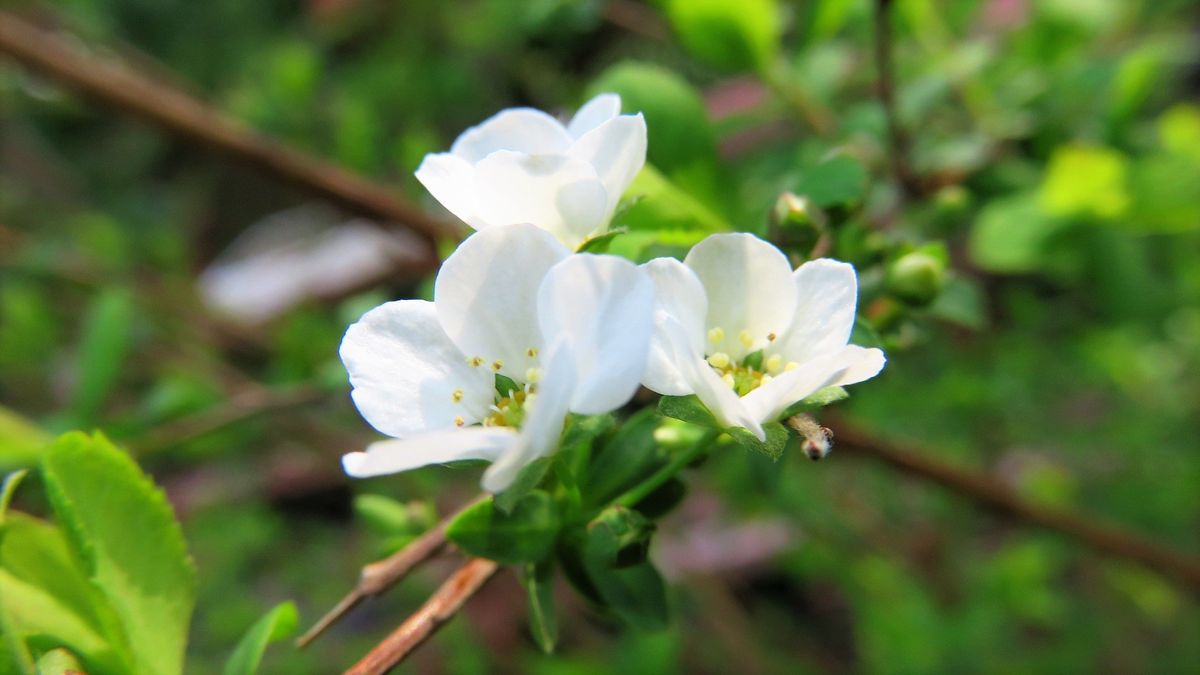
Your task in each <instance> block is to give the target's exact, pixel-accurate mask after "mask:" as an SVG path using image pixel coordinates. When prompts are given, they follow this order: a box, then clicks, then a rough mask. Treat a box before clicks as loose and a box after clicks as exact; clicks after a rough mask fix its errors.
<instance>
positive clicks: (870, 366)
mask: <svg viewBox="0 0 1200 675" xmlns="http://www.w3.org/2000/svg"><path fill="white" fill-rule="evenodd" d="M843 354H845V358H846V363H847V368H846V372H844V373H842V376H841V377H839V378H838V379H837V381H836V382H834V383H833V384H836V385H839V386H842V385H847V384H857V383H859V382H862V381H863V380H869V379H871V378H872V377H875V376H876V375H878V374H879V371H881V370H883V366H884V364H885V363H887V358H886V357H885V356H884V355H883V352H882V351H881V350H879V349H875V348H874V347H872V348H870V349H868V348H866V347H859V346H858V345H847V346H846V347H845V348H844V349H843Z"/></svg>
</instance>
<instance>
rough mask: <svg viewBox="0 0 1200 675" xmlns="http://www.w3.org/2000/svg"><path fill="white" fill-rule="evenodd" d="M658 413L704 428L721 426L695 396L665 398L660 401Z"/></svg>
mask: <svg viewBox="0 0 1200 675" xmlns="http://www.w3.org/2000/svg"><path fill="white" fill-rule="evenodd" d="M658 413H659V414H660V415H662V416H664V417H671V418H674V419H677V420H682V421H684V422H690V423H691V424H696V425H699V426H702V427H709V428H712V429H717V428H719V427H720V426H721V425H720V424H719V423H718V422H717V420H716V418H714V417H713V415H712V413H711V412H709V411H708V408H706V407H705V406H704V404H703V403H701V402H700V399H699V398H697V397H696V395H695V394H692V395H689V396H663V397H662V398H660V399H659V400H658Z"/></svg>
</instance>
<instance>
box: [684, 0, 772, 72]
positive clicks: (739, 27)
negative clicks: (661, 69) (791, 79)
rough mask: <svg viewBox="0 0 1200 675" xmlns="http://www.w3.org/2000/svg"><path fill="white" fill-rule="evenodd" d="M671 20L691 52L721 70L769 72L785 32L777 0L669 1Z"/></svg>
mask: <svg viewBox="0 0 1200 675" xmlns="http://www.w3.org/2000/svg"><path fill="white" fill-rule="evenodd" d="M666 10H667V17H668V18H669V19H670V21H671V26H672V27H673V28H674V29H675V32H676V33H678V35H679V38H680V40H681V41H682V42H683V44H684V46H685V47H687V49H688V51H690V52H692V54H693V55H695V56H696V58H698V59H701V60H702V61H705V62H707V63H709V64H711V65H713V66H715V67H717V68H722V69H726V70H734V71H737V70H758V71H762V70H765V69H766V68H769V67H770V66H771V64H772V63H773V62H774V60H775V59H776V57H777V54H778V51H779V35H780V33H782V32H783V25H782V22H781V20H780V7H779V5H778V3H776V2H775V0H742V1H741V2H737V3H731V2H724V1H723V0H668V2H667V3H666Z"/></svg>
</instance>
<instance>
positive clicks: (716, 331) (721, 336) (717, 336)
mask: <svg viewBox="0 0 1200 675" xmlns="http://www.w3.org/2000/svg"><path fill="white" fill-rule="evenodd" d="M708 341H709V342H711V343H713V344H719V343H721V342H724V341H725V330H724V329H723V328H721V327H720V326H717V327H716V328H710V329H709V330H708Z"/></svg>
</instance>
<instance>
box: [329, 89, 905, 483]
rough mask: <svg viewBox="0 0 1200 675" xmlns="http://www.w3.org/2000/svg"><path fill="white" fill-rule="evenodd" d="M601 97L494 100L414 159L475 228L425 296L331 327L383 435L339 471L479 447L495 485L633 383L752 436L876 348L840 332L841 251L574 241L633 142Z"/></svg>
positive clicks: (861, 371) (610, 203)
mask: <svg viewBox="0 0 1200 675" xmlns="http://www.w3.org/2000/svg"><path fill="white" fill-rule="evenodd" d="M620 107H621V101H620V99H619V98H618V97H617V96H616V95H613V94H603V95H600V96H598V97H596V98H594V99H592V100H591V101H590V102H589V103H587V104H586V105H585V106H584V107H583V108H582V109H581V110H580V111H579V112H578V113H577V114H576V115H575V116H574V118H573V119H572V120H571V121H570V123H569V124H567V125H566V126H563V125H562V124H560V123H559V122H558V121H557V120H555V119H554V118H553V117H551V116H549V115H547V114H545V113H543V112H540V111H537V110H530V109H524V108H520V109H513V110H506V111H504V112H501V113H499V114H497V115H495V116H494V117H492V118H491V119H489V120H487V121H486V122H484V123H483V124H481V125H479V126H477V127H473V128H471V129H468V130H467V131H466V132H464V133H463V134H462V135H461V136H460V137H459V138H458V140H457V141H455V143H454V145H453V146H452V148H451V150H450V152H449V153H441V154H434V155H429V156H428V157H426V158H425V161H424V162H422V164H421V167H420V168H419V169H418V171H417V178H418V179H419V180H420V181H421V183H422V184H424V185H425V186H426V188H428V189H429V191H430V192H431V193H432V194H433V195H434V197H436V198H437V199H438V200H439V201H440V202H441V203H442V204H443V205H444V206H445V207H446V208H447V209H448V210H449V211H451V212H452V213H454V214H455V215H456V216H458V217H459V218H461V219H462V220H463V221H465V222H466V223H467V224H468V225H470V226H471V227H473V228H474V229H476V230H477V232H475V233H474V234H472V235H471V236H470V237H468V238H467V239H466V240H465V241H463V242H462V244H460V245H459V247H458V248H457V250H455V251H454V253H453V254H451V255H450V257H448V258H447V259H446V261H445V263H444V264H443V265H442V268H441V270H440V272H439V273H438V275H437V279H436V282H435V284H434V299H433V301H432V302H428V301H423V300H401V301H397V302H389V303H386V304H384V305H381V306H379V307H376V308H375V309H372V310H371V311H369V312H367V313H366V314H365V315H364V316H363V317H362V318H361V319H360V320H359V321H358V322H356V323H355V324H353V325H352V326H350V328H349V330H347V332H346V336H345V338H344V339H343V341H342V346H341V357H342V361H343V362H344V363H345V365H346V369H347V370H348V371H349V373H350V382H351V385H352V386H353V393H352V396H353V399H354V403H355V405H356V406H357V407H358V409H359V411H360V412H361V413H362V415H363V417H365V418H366V419H367V421H368V422H370V423H371V425H372V426H374V427H375V428H376V429H377V430H379V431H380V432H382V433H383V434H385V435H387V436H390V437H392V438H391V439H390V440H384V441H380V442H377V443H373V444H372V445H370V446H369V447H368V448H367V449H366V451H365V452H354V453H350V454H348V455H346V456H345V458H344V459H343V465H344V467H345V470H346V472H347V473H349V474H350V475H352V476H356V477H367V476H375V475H381V474H387V473H395V472H399V471H405V470H408V469H413V468H417V467H421V466H426V465H429V464H441V463H447V462H453V461H458V460H471V459H475V460H486V461H489V462H491V466H490V467H489V468H488V469H487V470H486V471H485V473H484V475H483V481H482V484H483V488H484V489H485V490H487V491H489V492H493V493H496V492H501V491H503V490H504V489H506V488H507V487H508V486H510V485H511V484H512V483H513V481H514V480H515V479H516V477H517V475H518V474H519V473H520V471H521V469H522V468H524V467H525V466H527V465H528V464H529V463H531V462H533V461H534V460H536V459H538V458H540V457H544V456H546V455H549V454H551V453H553V452H554V451H555V450H556V449H557V446H558V440H559V436H560V435H561V434H562V431H563V427H564V424H565V422H566V419H567V416H568V414H569V413H576V414H581V415H596V414H602V413H606V412H610V411H612V410H615V409H617V408H620V407H621V406H623V405H625V404H626V403H628V402H629V400H630V399H631V398H632V397H633V395H634V394H635V392H636V391H637V389H638V387H639V386H645V387H646V388H648V389H650V390H653V391H655V392H658V393H660V394H665V395H674V396H681V395H691V394H695V395H696V396H697V398H698V399H699V400H700V401H701V402H702V403H703V404H704V405H705V406H706V407H707V408H708V409H709V411H710V412H711V413H712V414H713V416H714V417H715V419H716V420H717V421H718V422H719V423H720V424H721V425H722V426H723V427H725V428H734V427H741V428H744V429H746V430H747V431H749V432H750V433H751V434H753V435H755V436H756V437H758V438H759V439H760V440H762V439H763V438H764V431H763V425H764V424H765V423H767V422H771V421H774V420H777V419H779V418H780V417H781V416H782V415H783V414H784V411H785V410H787V409H788V408H789V407H790V406H792V405H793V404H795V403H796V402H798V401H801V400H803V399H805V398H806V397H808V396H810V395H811V394H813V393H814V392H816V391H818V390H820V389H822V388H824V387H828V386H833V385H845V384H852V383H855V382H859V381H862V380H865V379H867V378H870V377H872V376H874V375H875V374H876V373H878V372H879V371H880V370H881V369H882V368H883V364H884V356H883V353H882V352H881V351H880V350H878V349H865V348H862V347H857V346H854V345H850V344H849V339H850V331H851V328H852V326H853V323H854V317H855V305H856V302H857V295H858V288H857V278H856V276H855V272H854V268H853V267H852V266H850V265H848V264H846V263H842V262H838V261H835V260H827V259H820V260H812V261H809V262H807V263H805V264H803V265H801V266H800V267H799V268H798V269H796V270H795V271H793V270H792V268H791V265H790V263H789V262H788V259H787V258H786V257H785V256H784V255H783V254H782V253H781V252H780V251H779V250H778V249H776V248H775V247H774V246H772V245H771V244H769V243H767V242H764V241H762V240H760V239H757V238H755V237H754V236H752V235H749V234H738V233H734V234H717V235H713V236H710V237H708V238H707V239H705V240H704V241H702V242H700V243H699V244H697V245H696V246H695V247H694V248H693V249H692V250H691V252H690V253H689V254H688V255H687V257H686V258H685V259H684V260H683V261H682V262H680V261H678V260H675V259H673V258H659V259H656V260H652V261H650V262H648V263H646V264H644V265H641V266H637V265H635V264H633V263H631V262H629V261H627V260H625V259H623V258H619V257H616V256H611V255H594V254H588V253H576V252H575V250H576V249H578V247H579V246H580V245H581V243H582V242H584V241H586V240H587V239H588V238H589V237H593V236H596V235H598V234H601V233H603V232H604V231H605V230H606V228H607V227H608V224H609V221H610V220H611V218H612V216H613V213H614V211H615V209H616V206H617V200H618V199H619V198H620V196H621V194H622V193H623V192H624V190H625V189H626V188H627V187H628V185H629V183H630V182H631V181H632V180H633V178H634V176H635V175H636V174H637V173H638V171H640V169H641V168H642V165H643V164H644V162H645V154H646V125H645V122H644V120H643V119H642V116H641V115H640V114H639V115H622V114H620Z"/></svg>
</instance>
